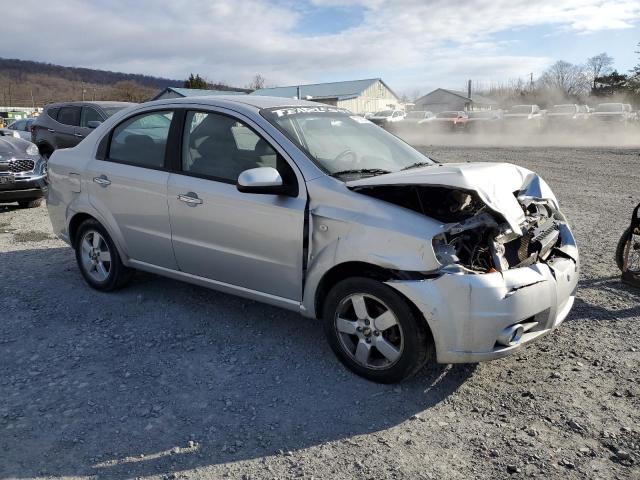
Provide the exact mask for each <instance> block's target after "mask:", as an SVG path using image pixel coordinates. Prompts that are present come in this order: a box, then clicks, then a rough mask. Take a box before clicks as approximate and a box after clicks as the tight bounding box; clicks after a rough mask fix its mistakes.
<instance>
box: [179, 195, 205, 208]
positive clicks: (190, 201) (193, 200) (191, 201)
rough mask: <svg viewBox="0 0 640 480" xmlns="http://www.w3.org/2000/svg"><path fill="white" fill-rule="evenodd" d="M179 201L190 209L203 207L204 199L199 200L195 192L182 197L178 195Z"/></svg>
mask: <svg viewBox="0 0 640 480" xmlns="http://www.w3.org/2000/svg"><path fill="white" fill-rule="evenodd" d="M178 200H180V201H181V202H184V203H186V204H187V205H189V206H190V207H195V206H196V205H202V199H201V198H198V195H197V194H195V193H193V192H189V193H181V194H180V195H178Z"/></svg>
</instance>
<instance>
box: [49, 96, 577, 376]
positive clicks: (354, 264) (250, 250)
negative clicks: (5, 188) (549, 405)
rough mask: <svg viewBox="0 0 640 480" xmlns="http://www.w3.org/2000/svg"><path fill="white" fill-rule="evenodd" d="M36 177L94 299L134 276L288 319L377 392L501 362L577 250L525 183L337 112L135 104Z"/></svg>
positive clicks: (539, 193)
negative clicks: (308, 327) (202, 290)
mask: <svg viewBox="0 0 640 480" xmlns="http://www.w3.org/2000/svg"><path fill="white" fill-rule="evenodd" d="M49 180H50V189H49V194H48V206H49V213H50V218H51V222H52V224H53V228H54V231H55V232H56V234H57V235H58V236H59V237H60V238H62V239H64V240H65V241H67V242H68V243H69V244H70V245H71V246H72V247H73V248H74V249H75V252H76V258H77V262H78V265H79V269H80V272H81V273H82V275H83V277H84V279H85V280H86V282H87V283H88V284H89V285H90V286H91V287H93V288H96V289H98V290H116V289H118V288H119V287H122V286H123V285H124V284H125V283H126V281H127V280H128V279H129V278H130V276H131V274H132V272H133V271H135V270H144V271H147V272H153V273H156V274H159V275H164V276H167V277H171V278H174V279H178V280H183V281H186V282H191V283H193V284H197V285H203V286H206V287H210V288H214V289H218V290H221V291H224V292H229V293H233V294H236V295H240V296H243V297H246V298H251V299H255V300H259V301H263V302H266V303H270V304H272V305H277V306H280V307H283V308H287V309H291V310H294V311H297V312H300V313H301V314H302V315H304V316H307V317H312V318H317V319H319V320H320V321H321V324H322V327H323V329H324V332H325V334H326V337H327V339H328V341H329V344H330V346H331V348H332V349H333V350H334V352H335V353H336V354H337V356H338V358H339V359H340V360H341V361H342V362H343V363H344V364H345V365H346V366H347V367H348V368H350V369H351V370H353V371H354V372H356V373H358V374H360V375H362V376H364V377H366V378H369V379H371V380H374V381H379V382H396V381H400V380H402V379H404V378H406V377H408V376H410V375H411V374H413V373H415V372H416V371H418V370H419V369H420V368H421V367H422V366H423V365H424V364H425V363H426V362H428V361H434V360H435V361H438V362H445V363H452V362H477V361H482V360H490V359H495V358H499V357H502V356H504V355H508V354H511V353H513V352H516V351H518V350H519V349H521V348H522V347H523V345H525V344H526V343H528V342H530V341H532V340H534V339H536V338H539V337H540V336H542V335H545V334H547V333H549V332H550V331H552V330H553V329H554V328H555V327H557V326H558V325H559V324H560V323H561V322H562V321H563V320H564V319H565V317H566V316H567V314H568V313H569V310H570V309H571V307H572V305H573V301H574V295H575V288H576V284H577V281H578V274H577V272H578V264H579V260H578V250H577V247H576V245H575V241H574V238H573V235H572V234H571V231H570V229H569V224H568V222H567V220H566V218H565V217H564V215H563V214H562V212H561V210H560V207H559V205H558V201H557V200H556V198H555V196H554V194H553V193H552V191H551V190H550V188H549V186H548V185H547V184H546V183H545V182H544V180H542V179H541V178H540V177H539V176H538V175H536V174H535V173H533V172H531V171H529V170H526V169H524V168H520V167H517V166H514V165H510V164H499V163H476V164H474V163H459V164H447V165H442V164H438V163H436V162H434V161H432V160H430V159H429V158H428V157H426V156H424V155H422V154H421V153H419V152H417V151H416V150H414V149H413V148H411V147H410V146H408V145H407V144H405V143H403V142H402V141H401V140H399V139H398V138H396V137H395V136H393V135H391V134H389V133H387V132H386V131H384V130H383V129H381V128H380V127H378V126H376V125H374V124H373V123H371V122H370V121H368V120H366V119H364V118H362V117H360V116H357V115H354V114H352V113H351V112H348V111H346V110H343V109H340V108H336V107H331V106H325V105H321V104H318V103H313V102H306V101H297V100H289V99H283V98H270V97H263V96H249V95H245V96H238V97H234V96H225V97H207V98H188V99H187V98H185V99H170V100H160V101H156V102H149V103H145V104H142V105H138V106H135V107H132V108H129V109H128V110H126V111H123V112H120V113H118V114H116V115H114V116H113V117H111V118H109V119H108V120H106V121H105V122H104V123H103V124H102V125H100V126H99V127H98V128H96V129H95V131H93V132H92V133H91V135H89V136H88V137H87V138H86V139H85V140H84V141H83V142H81V143H80V144H79V145H78V146H76V147H74V148H71V149H65V150H58V151H56V152H55V153H54V154H53V156H52V157H51V159H50V161H49Z"/></svg>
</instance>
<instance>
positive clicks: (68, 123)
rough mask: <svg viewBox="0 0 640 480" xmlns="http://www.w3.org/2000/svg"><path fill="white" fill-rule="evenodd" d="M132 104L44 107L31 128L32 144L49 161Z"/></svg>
mask: <svg viewBox="0 0 640 480" xmlns="http://www.w3.org/2000/svg"><path fill="white" fill-rule="evenodd" d="M131 105H135V104H134V103H128V102H67V103H53V104H50V105H47V106H46V107H45V108H44V111H43V112H42V113H41V114H40V116H39V117H38V118H37V119H36V121H35V122H33V124H32V126H31V141H32V142H33V143H35V144H36V145H37V146H38V149H39V150H40V153H41V154H42V155H43V156H44V157H45V158H49V156H51V154H52V153H53V152H54V151H55V150H57V149H58V148H70V147H74V146H75V145H77V144H78V143H80V141H81V140H82V139H83V138H84V137H86V136H87V135H89V134H90V133H91V131H92V129H94V128H96V127H97V126H98V125H100V124H101V123H102V122H104V121H105V120H106V119H107V118H109V117H110V116H111V115H113V114H114V113H116V112H119V111H120V110H122V109H124V108H127V107H130V106H131Z"/></svg>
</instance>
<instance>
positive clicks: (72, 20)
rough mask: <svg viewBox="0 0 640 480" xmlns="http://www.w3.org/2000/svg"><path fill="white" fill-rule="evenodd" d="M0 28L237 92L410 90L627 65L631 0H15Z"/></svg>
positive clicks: (31, 49) (42, 45)
mask: <svg viewBox="0 0 640 480" xmlns="http://www.w3.org/2000/svg"><path fill="white" fill-rule="evenodd" d="M35 18H37V19H38V20H37V22H36V30H35V31H33V32H32V33H27V32H29V30H30V28H31V26H32V25H34V19H35ZM2 24H3V35H2V42H0V57H5V58H7V57H8V58H21V59H25V60H37V61H43V62H48V63H55V64H61V65H66V66H80V67H89V68H100V69H107V70H114V71H122V72H129V73H144V74H149V75H155V76H162V77H168V78H173V79H183V78H186V77H187V76H188V75H189V73H191V72H193V73H199V74H200V75H202V76H204V77H205V78H207V79H208V80H209V81H212V82H225V83H227V84H230V85H233V86H238V87H242V86H246V85H247V84H248V83H249V82H250V81H251V78H252V77H253V76H254V75H256V74H260V75H262V76H263V77H264V78H265V79H266V83H267V85H270V86H275V85H294V84H304V83H315V82H325V81H339V80H349V79H362V78H374V77H381V78H382V79H383V80H385V82H386V83H387V84H388V85H389V86H390V87H391V88H392V89H393V90H395V91H396V92H398V93H405V94H407V95H409V96H412V95H414V94H415V93H417V92H421V93H427V92H428V91H430V90H432V89H433V88H437V87H443V88H453V89H464V85H465V82H466V80H467V79H472V80H473V81H474V82H475V83H476V84H477V85H489V84H490V83H500V82H506V81H508V80H511V79H517V78H523V79H528V78H529V75H530V74H533V75H534V78H535V77H537V76H538V75H540V74H541V73H542V72H543V71H544V69H545V68H547V67H548V66H549V65H551V64H552V63H553V62H555V61H556V60H566V61H569V62H572V63H584V61H585V60H586V59H587V58H588V57H590V56H593V55H596V54H598V53H600V52H607V53H608V54H609V55H611V56H613V57H614V58H615V65H614V66H615V67H616V68H617V69H618V70H620V71H623V72H626V71H627V70H629V69H630V68H631V67H633V66H634V65H635V64H637V63H640V60H638V56H640V55H638V54H636V53H634V50H639V49H640V48H638V47H637V44H638V42H640V0H393V1H384V0H297V1H296V0H235V1H234V0H188V1H187V0H170V1H165V0H137V1H135V2H131V1H128V0H84V1H81V0H64V1H62V0H58V1H56V0H50V1H46V2H43V1H40V0H21V2H20V3H19V6H17V5H14V7H12V8H5V9H2Z"/></svg>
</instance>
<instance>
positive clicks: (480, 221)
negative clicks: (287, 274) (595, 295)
mask: <svg viewBox="0 0 640 480" xmlns="http://www.w3.org/2000/svg"><path fill="white" fill-rule="evenodd" d="M387 177H390V178H387V179H384V178H383V177H378V178H377V180H369V179H367V180H363V181H358V182H352V184H351V185H350V188H351V189H352V190H354V191H357V192H358V193H361V194H364V195H368V196H371V197H375V198H378V199H380V200H383V201H386V202H390V203H394V204H396V205H399V206H402V207H405V208H409V209H411V210H414V211H416V212H418V213H422V214H423V215H425V216H426V217H428V218H430V219H433V220H436V221H437V222H440V224H441V228H440V231H439V233H437V234H435V235H434V236H433V238H431V239H430V240H431V244H432V247H433V252H434V255H435V258H436V260H437V263H438V264H439V265H440V267H439V268H438V269H437V271H435V272H429V273H431V274H434V275H435V276H434V277H433V278H429V279H425V280H422V281H402V280H400V281H389V282H387V283H388V285H390V286H391V287H393V288H395V289H396V290H398V291H400V292H401V293H402V294H404V295H405V296H406V297H407V298H409V299H410V300H411V301H413V302H414V303H415V304H416V305H417V306H418V308H419V309H420V310H421V311H422V312H423V314H424V316H425V319H426V320H427V322H428V323H429V325H430V327H431V330H432V331H433V332H434V340H435V342H436V351H437V356H438V361H440V362H446V363H455V362H474V361H482V360H491V359H495V358H499V357H502V356H505V355H507V354H509V353H511V352H512V351H513V350H515V349H517V348H519V347H520V346H521V345H523V344H525V343H527V342H529V341H531V340H533V339H535V338H537V337H539V336H541V335H544V334H546V333H548V332H550V331H551V330H553V329H554V328H555V327H557V326H558V325H559V324H560V323H561V322H562V321H563V320H564V319H565V318H566V316H567V314H568V313H569V311H570V309H571V307H572V305H573V300H574V298H575V290H576V286H577V278H578V275H577V273H578V264H579V258H578V250H577V247H576V243H575V239H574V237H573V235H572V233H571V230H570V226H569V223H568V221H567V219H566V217H565V216H564V215H563V213H562V212H561V211H560V208H559V205H558V202H557V200H556V198H555V196H554V194H553V192H552V191H551V189H550V188H549V187H548V185H547V184H546V183H545V182H544V180H542V179H541V178H540V177H539V176H538V175H536V174H535V173H533V172H531V171H529V170H526V169H523V168H521V167H517V166H515V165H508V164H459V165H445V166H433V167H427V168H425V169H422V171H419V172H415V173H413V174H411V175H408V176H406V177H405V178H404V179H403V178H401V175H397V176H395V177H394V176H387ZM383 181H384V182H385V183H384V184H383V183H382V182H383ZM375 183H378V184H375Z"/></svg>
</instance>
